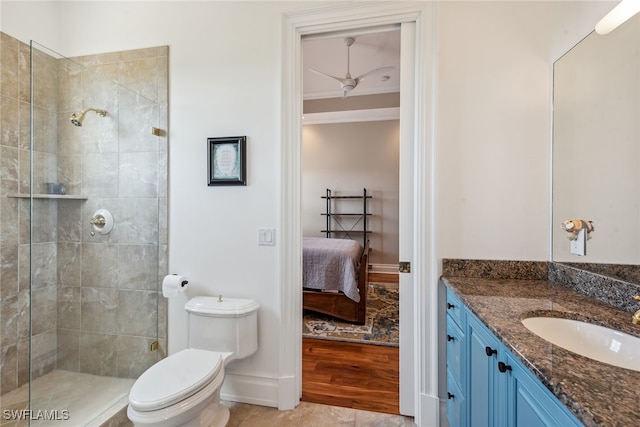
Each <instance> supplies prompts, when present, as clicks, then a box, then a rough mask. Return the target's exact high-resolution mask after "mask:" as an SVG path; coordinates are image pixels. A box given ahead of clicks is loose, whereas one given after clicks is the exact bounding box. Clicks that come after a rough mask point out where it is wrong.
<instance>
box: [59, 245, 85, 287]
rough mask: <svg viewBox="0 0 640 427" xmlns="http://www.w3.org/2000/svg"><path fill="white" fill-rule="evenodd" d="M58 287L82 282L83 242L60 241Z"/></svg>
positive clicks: (77, 284)
mask: <svg viewBox="0 0 640 427" xmlns="http://www.w3.org/2000/svg"><path fill="white" fill-rule="evenodd" d="M57 258H58V259H57V262H58V266H57V267H58V268H57V274H58V287H61V286H80V285H81V284H82V244H80V243H58V257H57Z"/></svg>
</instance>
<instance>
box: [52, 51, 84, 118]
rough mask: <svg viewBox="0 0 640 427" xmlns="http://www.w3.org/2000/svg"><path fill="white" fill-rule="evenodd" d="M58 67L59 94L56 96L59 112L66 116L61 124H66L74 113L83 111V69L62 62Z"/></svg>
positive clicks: (70, 63)
mask: <svg viewBox="0 0 640 427" xmlns="http://www.w3.org/2000/svg"><path fill="white" fill-rule="evenodd" d="M57 65H58V92H57V96H56V102H57V111H58V113H60V114H64V120H62V121H60V122H59V123H62V124H66V123H68V122H67V120H68V119H69V117H70V116H71V114H72V113H75V112H78V111H81V110H82V109H83V106H82V92H81V91H80V90H78V89H79V88H81V87H82V67H81V66H80V65H78V64H76V63H74V62H71V61H65V60H61V61H58V62H57Z"/></svg>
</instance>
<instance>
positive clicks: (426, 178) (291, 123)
mask: <svg viewBox="0 0 640 427" xmlns="http://www.w3.org/2000/svg"><path fill="white" fill-rule="evenodd" d="M435 3H436V2H420V3H414V2H384V3H375V2H372V3H368V2H367V3H356V4H353V3H351V4H347V5H340V6H330V7H327V8H323V9H317V10H313V11H303V12H295V13H291V14H287V15H285V16H284V17H283V63H282V67H283V69H282V75H283V84H282V128H281V131H282V141H281V147H280V149H281V158H280V161H281V168H280V171H281V174H280V194H279V200H280V206H279V208H280V212H279V213H280V215H279V216H280V224H279V227H280V230H281V233H280V234H281V238H280V244H279V260H278V262H279V266H278V280H279V283H280V287H279V290H280V295H279V301H280V316H281V318H280V332H281V335H280V345H279V379H278V393H279V395H278V407H279V409H292V408H294V407H295V406H296V405H297V404H298V403H299V401H300V395H301V385H302V284H301V281H300V278H301V277H302V225H301V200H302V197H301V185H300V181H301V141H302V120H301V118H302V57H301V56H302V46H301V43H302V40H301V39H302V36H304V35H309V34H317V33H324V32H334V31H346V30H353V29H357V28H366V27H375V26H383V25H389V24H399V23H408V22H414V23H415V52H416V54H415V70H414V73H410V74H413V75H414V77H415V86H414V87H415V95H414V96H415V99H414V101H415V102H414V105H413V106H409V108H411V107H412V108H413V117H412V119H413V120H412V122H413V127H414V129H413V135H414V141H413V154H414V156H415V157H414V159H415V160H414V161H415V162H414V174H413V180H414V181H413V184H414V200H413V232H414V236H415V239H414V242H413V256H412V276H413V277H412V279H413V280H412V284H413V312H414V313H415V316H414V324H413V337H414V340H413V344H414V352H413V372H412V374H413V377H414V379H415V384H414V394H413V395H414V404H413V405H411V406H413V407H414V408H415V421H416V423H417V424H418V425H437V424H438V422H439V421H438V420H439V410H440V409H439V407H440V402H439V398H438V346H437V312H438V310H437V308H438V307H437V301H438V298H437V289H438V287H437V266H436V262H435V251H434V247H435V234H434V233H433V229H434V225H433V224H434V212H433V211H434V206H433V198H434V191H433V184H434V177H433V172H434V167H433V165H434V149H433V148H434V119H433V118H434V111H435V69H436V67H435V66H436V64H435V52H436V47H435V34H436V28H435V22H436V20H435V16H436V9H437V6H436V4H435ZM401 71H402V70H401ZM401 345H402V344H401ZM409 371H410V370H409Z"/></svg>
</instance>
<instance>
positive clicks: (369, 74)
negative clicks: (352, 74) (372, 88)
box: [355, 67, 396, 83]
mask: <svg viewBox="0 0 640 427" xmlns="http://www.w3.org/2000/svg"><path fill="white" fill-rule="evenodd" d="M395 68H396V67H380V68H376V69H374V70H371V71H367V72H366V73H364V74H363V75H361V76H359V77H356V78H355V80H356V82H358V83H360V82H361V81H362V80H364V79H365V77H368V76H371V75H373V74H379V73H386V72H387V71H391V70H393V69H395Z"/></svg>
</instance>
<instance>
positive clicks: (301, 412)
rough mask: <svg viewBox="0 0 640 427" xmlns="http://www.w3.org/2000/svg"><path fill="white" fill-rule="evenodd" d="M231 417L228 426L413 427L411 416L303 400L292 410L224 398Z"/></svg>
mask: <svg viewBox="0 0 640 427" xmlns="http://www.w3.org/2000/svg"><path fill="white" fill-rule="evenodd" d="M225 404H227V405H228V406H230V412H231V418H230V419H229V424H228V425H227V427H266V426H278V427H413V426H415V424H414V423H413V418H412V417H403V416H401V415H389V414H380V413H377V412H369V411H361V410H358V409H350V408H340V407H337V406H327V405H320V404H317V403H308V402H300V404H299V405H298V406H297V407H296V408H295V409H293V410H290V411H278V410H277V409H275V408H267V407H264V406H256V405H246V404H243V403H233V402H225Z"/></svg>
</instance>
